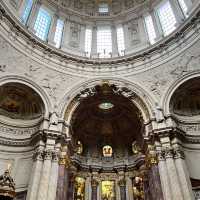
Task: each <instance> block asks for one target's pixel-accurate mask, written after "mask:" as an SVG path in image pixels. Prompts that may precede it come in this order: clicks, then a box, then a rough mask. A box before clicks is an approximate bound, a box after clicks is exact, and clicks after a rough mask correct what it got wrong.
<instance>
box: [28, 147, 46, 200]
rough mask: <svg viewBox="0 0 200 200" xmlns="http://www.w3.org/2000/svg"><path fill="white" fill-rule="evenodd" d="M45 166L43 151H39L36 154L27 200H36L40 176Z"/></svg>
mask: <svg viewBox="0 0 200 200" xmlns="http://www.w3.org/2000/svg"><path fill="white" fill-rule="evenodd" d="M42 166H43V149H37V151H36V152H35V153H34V162H33V168H32V173H31V178H30V182H29V186H28V193H27V197H26V199H27V200H36V199H37V193H38V189H39V182H40V176H41V172H42Z"/></svg>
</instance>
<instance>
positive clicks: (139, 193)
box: [133, 176, 144, 200]
mask: <svg viewBox="0 0 200 200" xmlns="http://www.w3.org/2000/svg"><path fill="white" fill-rule="evenodd" d="M143 187H144V184H143V179H142V178H141V177H139V176H136V177H135V178H134V181H133V197H134V200H144V188H143Z"/></svg>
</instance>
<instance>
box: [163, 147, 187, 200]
mask: <svg viewBox="0 0 200 200" xmlns="http://www.w3.org/2000/svg"><path fill="white" fill-rule="evenodd" d="M165 159H166V167H167V171H168V176H169V181H170V185H171V192H172V199H173V200H177V199H179V200H183V199H184V198H183V193H182V191H181V187H180V182H179V180H178V175H177V169H176V166H175V163H174V158H173V152H172V149H170V148H166V149H165Z"/></svg>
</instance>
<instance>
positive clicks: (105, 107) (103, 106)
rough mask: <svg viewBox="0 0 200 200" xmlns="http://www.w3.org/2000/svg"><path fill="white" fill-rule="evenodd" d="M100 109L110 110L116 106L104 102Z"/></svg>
mask: <svg viewBox="0 0 200 200" xmlns="http://www.w3.org/2000/svg"><path fill="white" fill-rule="evenodd" d="M98 107H99V108H100V109H102V110H110V109H112V108H113V107H114V105H113V104H112V103H110V102H103V103H100V104H99V105H98Z"/></svg>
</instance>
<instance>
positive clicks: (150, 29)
mask: <svg viewBox="0 0 200 200" xmlns="http://www.w3.org/2000/svg"><path fill="white" fill-rule="evenodd" d="M144 22H145V27H146V31H147V34H148V38H149V42H150V44H154V43H155V42H156V41H155V40H156V31H155V27H154V24H153V19H152V17H151V15H147V16H145V17H144Z"/></svg>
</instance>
